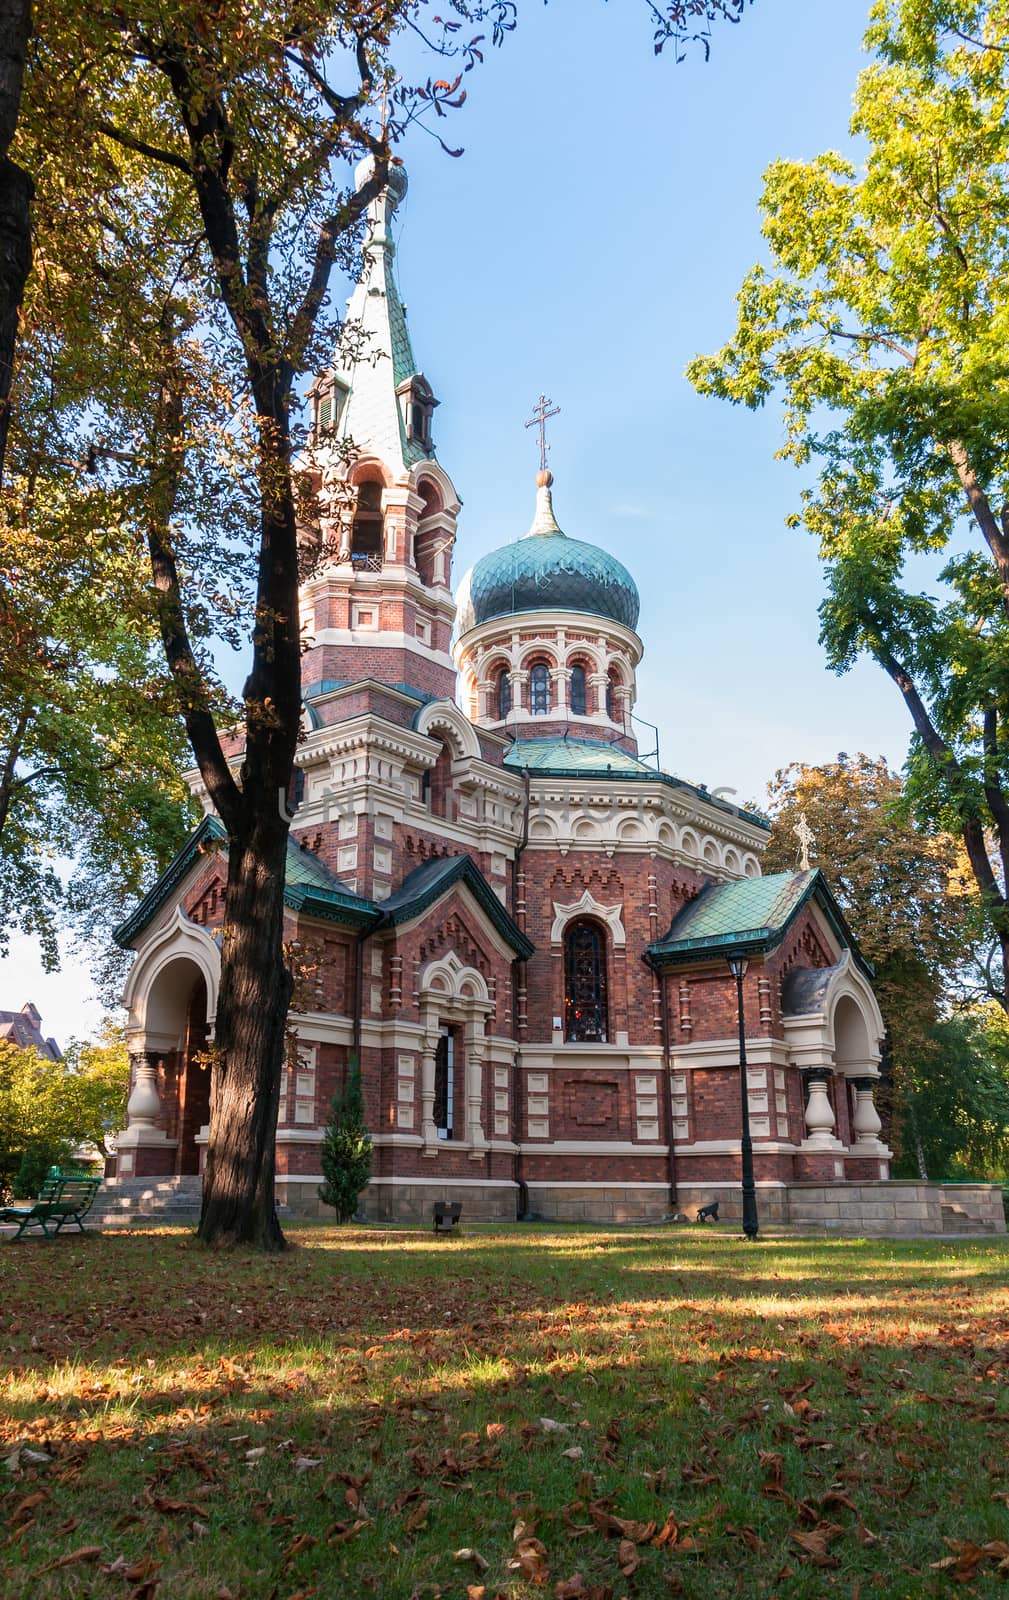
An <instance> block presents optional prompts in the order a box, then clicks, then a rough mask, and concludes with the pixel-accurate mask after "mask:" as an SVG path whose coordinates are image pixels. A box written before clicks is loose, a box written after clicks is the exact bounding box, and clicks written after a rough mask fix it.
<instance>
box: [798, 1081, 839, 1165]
mask: <svg viewBox="0 0 1009 1600" xmlns="http://www.w3.org/2000/svg"><path fill="white" fill-rule="evenodd" d="M830 1076H831V1075H830V1073H829V1072H828V1071H827V1070H826V1068H825V1069H824V1070H823V1071H819V1070H816V1069H814V1070H813V1071H812V1072H810V1073H809V1075H808V1077H807V1098H806V1111H805V1117H806V1137H805V1139H803V1141H802V1148H803V1149H804V1150H843V1148H844V1146H843V1145H842V1144H841V1141H840V1139H838V1138H836V1137H835V1135H834V1107H833V1106H832V1105H831V1103H830V1095H829V1094H828V1092H827V1082H828V1079H829V1078H830Z"/></svg>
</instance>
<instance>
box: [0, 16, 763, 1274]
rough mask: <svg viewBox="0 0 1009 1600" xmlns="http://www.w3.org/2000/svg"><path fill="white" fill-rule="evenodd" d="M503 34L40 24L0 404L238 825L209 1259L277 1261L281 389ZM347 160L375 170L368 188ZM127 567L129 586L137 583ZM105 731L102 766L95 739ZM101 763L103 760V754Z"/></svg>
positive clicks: (689, 19)
mask: <svg viewBox="0 0 1009 1600" xmlns="http://www.w3.org/2000/svg"><path fill="white" fill-rule="evenodd" d="M743 9H744V0H662V3H658V4H651V3H646V4H645V12H646V14H648V15H650V16H651V19H652V22H653V24H654V40H655V44H656V48H661V46H662V45H663V44H665V43H667V42H673V43H674V44H675V45H676V46H677V49H678V50H679V49H680V48H682V47H685V46H686V45H687V43H689V41H690V40H691V39H693V38H695V37H696V38H698V39H700V40H702V42H705V43H706V41H705V36H706V34H707V31H708V28H709V25H710V24H711V23H713V22H715V21H717V20H719V19H722V20H737V19H738V17H739V15H740V14H741V13H742V11H743ZM516 18H517V7H516V5H515V4H514V3H512V0H485V3H474V0H447V3H446V4H445V5H443V6H441V7H440V8H437V9H436V8H435V7H433V6H432V5H430V4H428V0H295V3H293V4H291V3H285V4H283V5H280V4H274V3H272V0H264V3H263V4H262V5H259V6H257V7H255V8H248V7H244V8H235V7H229V6H226V5H224V4H223V3H211V4H207V3H206V0H176V3H173V4H172V5H171V6H169V7H166V6H164V5H162V4H160V3H159V0H128V3H127V4H125V5H121V6H115V7H111V8H108V7H87V8H80V7H70V6H65V5H54V6H52V7H49V8H47V9H46V10H45V12H44V13H41V14H40V15H39V16H38V17H37V18H36V26H35V32H34V35H33V37H32V40H31V44H30V53H29V57H28V71H27V74H26V77H25V87H24V93H23V97H22V100H21V108H20V122H19V127H18V144H17V154H18V160H19V161H20V162H21V164H22V166H23V168H24V170H25V171H26V172H28V173H29V174H30V175H31V178H32V179H33V181H34V184H35V195H36V198H35V212H34V226H35V230H36V236H37V239H38V241H39V248H38V249H37V250H36V259H35V274H36V282H37V284H38V287H39V293H38V295H37V297H36V299H35V301H34V302H33V315H32V318H31V319H30V321H29V328H28V335H29V346H30V347H31V348H33V349H34V350H35V351H36V352H37V353H39V354H41V355H43V356H44V357H45V359H44V360H43V361H42V362H41V363H40V364H38V365H37V366H34V365H32V366H30V365H29V363H28V362H27V361H23V362H22V366H21V369H20V371H21V376H22V379H23V383H22V387H21V390H20V392H18V391H17V388H16V389H15V394H14V406H15V410H16V408H17V405H18V404H19V402H20V403H24V402H26V401H30V404H31V406H32V412H33V415H37V416H38V417H45V415H46V413H47V403H46V401H45V399H44V398H43V399H41V400H40V399H39V398H38V395H37V392H35V393H33V392H32V391H31V382H30V375H31V373H32V372H33V371H36V370H37V371H38V372H40V373H41V374H42V375H43V378H44V381H45V382H48V383H50V384H51V385H52V393H53V395H54V397H55V399H54V402H53V406H50V407H48V409H50V410H51V409H55V410H56V411H57V412H58V414H59V417H60V420H61V422H62V423H63V424H64V425H65V431H66V435H67V442H66V446H65V449H64V448H62V447H56V448H54V447H53V446H52V445H51V446H50V448H49V450H48V451H47V450H46V449H44V448H40V449H37V450H36V452H35V463H34V470H35V472H36V475H37V476H36V480H35V481H38V474H41V475H42V477H43V478H44V479H45V482H46V484H47V486H48V485H49V484H50V483H51V482H53V481H55V483H56V485H57V487H58V486H59V482H60V474H61V473H63V474H64V475H65V476H66V477H68V478H69V477H70V476H71V475H72V474H76V477H77V480H78V482H77V485H76V488H77V492H78V493H79V495H80V499H81V503H82V504H83V505H84V506H85V507H86V515H85V517H84V526H85V529H86V530H87V531H86V533H85V536H84V540H83V543H84V547H85V548H84V556H85V563H84V570H82V569H81V568H80V567H78V566H75V567H73V569H72V571H73V578H72V584H73V590H74V595H75V596H76V595H77V591H78V588H79V587H80V586H86V585H87V583H88V577H87V572H86V566H87V562H88V561H90V562H91V563H92V564H93V566H94V568H95V570H96V572H97V573H98V574H100V577H99V581H100V582H104V581H105V574H106V570H107V569H108V570H109V571H111V572H112V574H113V575H114V577H115V578H116V580H117V581H121V582H122V588H121V590H120V592H119V598H120V600H121V602H122V611H121V615H122V619H123V625H122V628H121V629H120V631H119V633H118V634H114V635H113V637H112V638H111V639H110V640H109V647H110V648H111V649H113V653H114V659H113V660H112V661H110V662H108V663H107V664H106V670H105V671H104V675H103V674H99V675H98V676H99V678H100V679H101V681H102V682H105V683H107V684H108V685H114V686H115V687H116V688H118V687H119V686H120V685H132V686H134V687H137V686H138V685H139V686H140V688H141V690H142V693H141V694H140V696H139V697H138V699H137V706H138V707H140V706H143V707H147V706H157V707H158V709H160V711H161V712H163V713H164V714H165V715H167V716H178V717H179V718H181V721H182V724H183V725H184V727H185V730H186V735H187V738H188V742H189V745H190V747H191V750H192V753H193V756H194V758H195V761H196V763H197V765H198V767H199V770H200V774H201V778H202V781H203V784H204V786H205V789H206V792H207V794H208V795H209V797H210V799H211V801H212V803H213V805H214V807H215V809H216V811H217V813H218V815H219V816H220V818H221V820H222V822H223V823H224V826H225V829H226V832H227V846H228V851H227V853H228V886H227V923H226V927H225V931H224V942H223V949H222V974H221V986H220V995H219V1000H218V1007H217V1018H216V1030H215V1050H214V1067H213V1074H212V1089H211V1109H210V1136H209V1144H208V1154H207V1167H206V1175H205V1180H204V1185H203V1211H202V1216H201V1222H200V1236H201V1238H202V1239H203V1240H204V1241H205V1242H207V1243H211V1244H233V1243H239V1242H244V1243H252V1244H255V1245H257V1246H259V1247H261V1248H264V1249H280V1248H282V1246H283V1236H282V1233H281V1230H280V1227H279V1224H278V1222H277V1218H276V1213H275V1209H274V1198H273V1196H274V1135H275V1130H276V1120H277V1110H278V1099H279V1086H280V1071H281V1066H282V1062H283V1057H284V1044H285V1021H286V1011H287V1005H288V1000H289V996H290V992H291V977H290V974H289V972H288V970H287V966H286V963H285V959H284V953H283V946H282V922H283V891H284V874H285V864H286V847H287V833H288V825H289V821H288V813H287V808H286V806H285V805H284V804H283V798H284V797H285V796H286V794H287V793H288V789H289V785H290V780H291V775H292V771H293V761H294V753H295V748H296V744H297V740H298V736H299V730H300V714H301V706H300V687H301V686H300V624H299V616H298V581H299V550H298V542H297V537H296V492H295V475H296V467H297V462H298V459H299V451H300V450H301V449H302V448H303V446H304V443H305V436H304V433H303V432H302V431H300V429H299V424H298V396H297V384H298V380H299V378H300V377H301V375H302V374H304V373H307V372H309V371H312V370H318V369H319V368H320V367H321V366H324V365H325V364H326V362H327V361H328V359H329V357H330V355H331V351H332V348H333V343H334V339H335V335H336V330H337V318H336V316H335V315H334V314H333V312H332V310H331V307H330V288H331V279H332V276H333V273H334V270H336V271H339V270H341V269H342V270H349V269H350V268H351V267H352V265H353V262H354V258H355V252H356V251H357V250H358V247H359V244H360V238H361V231H362V220H363V217H364V215H365V213H366V210H367V207H368V205H369V203H370V202H371V200H372V199H373V198H374V197H375V196H377V194H378V193H379V192H380V191H381V189H382V187H383V185H384V183H385V181H386V178H387V175H388V169H389V163H390V161H391V160H393V159H394V157H393V149H394V147H395V145H396V144H397V142H398V141H399V140H400V139H401V138H402V137H403V136H404V134H405V133H406V132H407V130H408V128H409V127H410V125H411V124H412V123H413V122H415V121H417V120H419V119H421V118H428V119H429V120H430V121H431V122H432V124H433V128H434V130H437V128H438V127H439V126H440V125H441V123H440V119H442V118H444V117H445V116H446V115H447V114H448V112H449V111H451V110H453V109H456V108H458V106H459V105H460V104H461V103H462V101H463V99H464V98H465V84H466V74H467V73H468V72H469V71H471V69H472V68H473V67H474V66H475V65H476V64H477V63H478V62H479V61H480V60H481V59H482V57H483V52H484V50H485V49H486V48H487V45H488V44H494V43H499V42H501V40H502V39H503V38H504V37H505V35H506V34H507V33H508V32H509V31H510V30H511V29H512V28H513V27H514V26H515V22H516ZM417 33H420V34H421V36H422V37H423V38H424V39H425V40H426V41H427V42H428V44H430V45H432V46H433V47H434V49H435V50H436V51H437V52H438V53H439V55H440V57H441V58H442V59H441V61H440V62H439V69H440V71H444V72H445V76H441V75H438V76H433V77H432V78H430V79H428V80H427V81H424V82H415V83H414V82H408V81H403V80H401V78H400V77H399V76H398V74H397V71H396V65H395V62H396V55H397V52H398V51H399V49H400V46H401V44H402V42H403V41H404V39H405V38H406V37H407V36H408V35H410V34H414V35H416V34H417ZM0 44H2V41H0ZM446 63H447V65H446ZM2 88H3V85H2V83H0V91H2ZM0 109H2V107H0ZM2 133H3V127H2V125H0V137H2ZM446 148H447V146H446ZM362 156H363V157H367V158H368V159H369V160H370V163H371V165H370V168H369V170H368V172H367V174H366V176H365V178H364V180H363V181H362V183H361V184H360V185H355V184H354V183H353V182H352V181H351V173H352V171H353V168H354V166H355V164H356V163H357V162H358V160H359V159H360V158H361V157H362ZM2 288H3V285H2V282H0V291H2ZM3 314H4V311H3V303H2V292H0V321H2V317H3ZM54 330H55V331H54ZM2 359H3V357H2V350H0V362H2ZM0 400H2V395H0ZM30 454H31V452H30V451H29V452H27V454H26V456H25V458H24V460H23V462H22V465H21V467H19V476H18V479H17V482H16V483H12V485H11V499H10V501H9V507H13V505H14V502H15V500H16V498H17V495H18V494H19V493H20V492H21V490H22V488H23V485H24V484H25V483H26V482H27V481H28V480H29V478H30V475H31V471H32V463H31V460H30V459H28V458H29V457H30ZM54 468H55V469H56V470H55V472H54ZM52 499H58V496H57V495H55V493H54V494H48V495H47V497H46V503H45V504H43V505H42V506H41V507H40V511H39V517H40V521H39V523H38V524H37V526H38V527H39V528H41V527H42V526H43V525H44V518H45V516H46V515H47V513H48V510H49V504H48V501H49V500H52ZM8 517H9V520H10V521H11V523H12V525H13V520H14V513H13V510H12V509H9V510H8ZM141 572H143V573H144V574H145V580H144V582H143V583H141V584H138V585H136V586H135V587H134V588H133V589H132V590H129V592H128V593H127V588H128V584H127V583H126V582H125V581H123V580H124V575H125V574H128V573H132V574H134V575H135V574H138V573H141ZM23 587H24V586H23ZM54 617H55V621H56V622H58V627H57V626H56V625H55V623H54V633H55V634H57V635H58V636H59V637H60V639H62V638H63V637H64V634H63V629H64V626H65V623H64V621H63V620H62V619H60V618H58V617H57V616H56V614H55V613H54ZM19 625H20V624H19ZM151 629H153V630H154V633H155V634H156V636H157V637H158V638H159V640H160V644H161V647H162V650H163V656H164V662H165V664H166V670H164V671H163V672H162V673H161V675H160V678H159V676H158V675H157V674H154V673H153V672H152V670H151V668H152V662H151V657H150V655H149V652H148V651H147V649H146V645H147V640H148V638H149V632H150V630H151ZM222 638H223V639H224V640H225V641H227V642H229V643H233V644H238V643H241V642H243V641H244V647H245V649H246V652H247V659H248V665H249V670H248V676H247V678H246V681H245V684H244V687H243V689H242V691H241V694H240V695H239V696H238V697H237V699H232V697H231V696H229V695H228V694H227V693H226V692H225V690H224V687H223V685H222V684H221V682H220V680H219V677H218V674H217V671H216V668H215V660H214V654H213V647H214V645H215V644H216V643H217V642H219V641H220V640H221V639H222ZM120 647H121V649H120ZM103 648H104V642H103ZM130 651H132V652H133V656H132V659H131V657H130ZM117 652H118V653H117ZM57 659H58V658H57ZM100 659H101V656H100V651H98V650H96V651H95V660H96V661H98V660H100ZM84 666H85V667H87V666H88V663H84ZM92 676H94V674H92ZM128 699H129V697H128V695H127V696H126V697H125V699H124V701H123V709H124V714H125V715H126V716H129V706H128ZM34 704H35V702H34V701H33V705H34ZM35 726H36V728H37V729H38V732H39V736H40V739H41V738H42V736H43V734H44V727H43V724H42V722H41V721H40V720H37V721H36V724H35ZM67 727H68V730H69V728H70V725H69V724H67ZM222 729H227V730H228V732H227V735H222V731H221V730H222ZM107 738H108V744H109V747H110V748H111V747H112V746H114V743H115V740H114V731H113V730H112V729H111V727H110V728H109V729H108V733H107ZM96 747H97V750H98V758H99V765H100V766H103V765H104V764H105V760H106V753H107V752H106V748H105V744H104V742H103V740H102V739H98V740H96ZM40 749H41V745H40ZM139 753H140V755H141V757H142V750H141V751H140V752H139ZM29 759H30V757H29V754H28V752H27V750H26V749H21V750H19V751H16V752H15V753H14V754H13V756H12V757H11V758H10V760H9V762H8V765H9V767H10V777H11V783H12V785H14V787H15V789H16V791H17V793H18V795H19V797H20V798H21V799H22V800H23V799H25V798H26V797H27V796H28V795H29V793H30V786H29V785H27V784H24V783H22V779H23V778H24V777H25V776H26V771H25V765H24V764H25V762H27V761H28V760H29ZM51 765H52V766H55V765H56V763H52V764H51ZM39 770H40V771H41V770H42V769H41V768H40V769H39ZM92 776H97V774H92ZM33 781H35V780H33ZM37 781H38V784H39V787H37V788H36V789H35V791H34V798H39V797H41V796H42V795H43V792H44V791H43V789H42V788H41V781H42V780H41V778H40V779H38V780H37ZM18 786H20V787H18ZM56 792H58V790H57V791H56ZM50 887H51V885H50Z"/></svg>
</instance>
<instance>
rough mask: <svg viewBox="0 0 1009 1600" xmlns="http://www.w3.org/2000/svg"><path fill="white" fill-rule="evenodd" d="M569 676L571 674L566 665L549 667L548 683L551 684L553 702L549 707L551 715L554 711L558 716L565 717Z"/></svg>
mask: <svg viewBox="0 0 1009 1600" xmlns="http://www.w3.org/2000/svg"><path fill="white" fill-rule="evenodd" d="M570 676H571V674H570V672H569V671H568V669H567V667H551V668H550V683H551V686H552V700H553V704H552V705H551V707H550V715H551V716H553V715H554V714H555V713H556V714H557V715H558V716H560V717H565V716H566V715H567V710H568V679H569V678H570Z"/></svg>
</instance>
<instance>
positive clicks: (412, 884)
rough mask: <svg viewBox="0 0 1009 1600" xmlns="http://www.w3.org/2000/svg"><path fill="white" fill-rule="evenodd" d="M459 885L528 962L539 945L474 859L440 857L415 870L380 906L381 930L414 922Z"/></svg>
mask: <svg viewBox="0 0 1009 1600" xmlns="http://www.w3.org/2000/svg"><path fill="white" fill-rule="evenodd" d="M457 883H464V884H465V885H466V887H467V888H468V889H469V890H470V892H471V893H472V895H473V897H474V899H475V900H476V901H477V903H478V904H479V906H480V908H481V910H482V911H484V912H485V913H486V916H487V919H488V921H489V922H490V923H491V924H492V925H493V927H495V928H496V929H497V931H498V933H499V934H500V935H501V937H502V939H504V941H505V943H506V944H509V945H510V946H511V948H512V949H513V950H514V951H515V954H516V955H517V956H518V957H519V958H520V959H521V960H523V961H528V959H529V957H530V956H531V955H532V953H533V951H534V949H535V945H533V944H532V943H531V942H530V940H528V939H527V938H526V936H525V934H524V933H523V932H522V930H521V928H519V927H518V925H517V924H516V923H515V922H514V921H513V920H512V918H511V917H510V916H509V914H508V912H507V911H506V910H505V908H504V906H503V905H502V904H501V901H500V900H499V899H498V897H497V895H496V894H495V893H494V890H493V889H492V888H491V886H490V884H489V883H488V882H487V879H486V878H485V877H484V875H483V873H482V872H481V871H480V868H479V867H478V866H477V864H476V862H475V861H474V860H473V858H472V857H471V856H465V855H464V856H440V857H438V858H437V859H436V860H432V861H425V862H423V863H422V864H421V865H420V866H419V867H415V868H414V870H413V871H412V872H410V873H408V874H407V876H406V877H405V878H404V879H403V882H402V883H401V884H400V886H399V888H398V889H397V890H396V892H395V894H391V895H390V896H389V898H388V900H380V901H379V902H378V909H379V911H380V912H381V913H382V923H381V926H382V927H396V926H397V924H399V923H401V922H412V921H413V919H414V917H419V916H420V915H421V914H422V913H423V912H425V911H426V910H427V909H428V907H429V906H432V905H434V903H435V901H436V900H440V899H441V897H442V895H443V894H446V893H447V891H448V890H449V889H451V888H452V887H453V885H455V884H457Z"/></svg>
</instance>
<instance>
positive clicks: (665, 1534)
mask: <svg viewBox="0 0 1009 1600" xmlns="http://www.w3.org/2000/svg"><path fill="white" fill-rule="evenodd" d="M679 1537H680V1530H679V1527H678V1526H677V1522H676V1518H675V1517H674V1515H673V1513H672V1512H671V1511H669V1512H667V1513H666V1520H665V1522H664V1523H663V1524H662V1527H661V1528H660V1529H659V1531H658V1533H657V1534H656V1535H655V1538H654V1539H653V1540H652V1544H653V1545H655V1547H656V1548H657V1549H659V1550H661V1549H669V1550H671V1549H672V1548H673V1545H674V1544H675V1543H676V1541H677V1539H678V1538H679Z"/></svg>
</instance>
